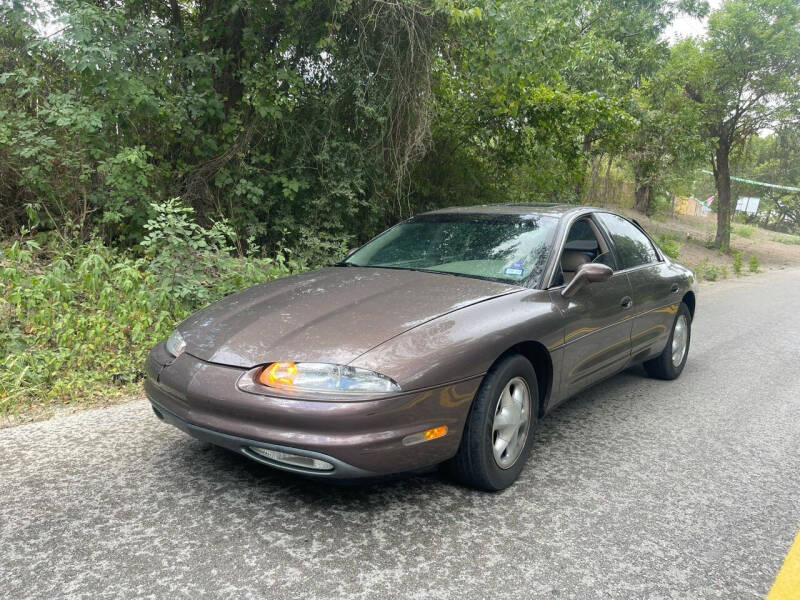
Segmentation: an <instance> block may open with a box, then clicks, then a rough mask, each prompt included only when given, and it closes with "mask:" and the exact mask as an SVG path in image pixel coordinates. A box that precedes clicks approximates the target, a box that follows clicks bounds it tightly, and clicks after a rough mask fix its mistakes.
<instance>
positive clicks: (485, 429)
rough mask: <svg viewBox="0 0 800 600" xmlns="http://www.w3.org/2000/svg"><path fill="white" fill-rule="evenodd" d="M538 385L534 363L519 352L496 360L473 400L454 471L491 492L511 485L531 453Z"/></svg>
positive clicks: (464, 481) (452, 464)
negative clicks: (498, 360)
mask: <svg viewBox="0 0 800 600" xmlns="http://www.w3.org/2000/svg"><path fill="white" fill-rule="evenodd" d="M538 400H539V389H538V386H537V384H536V372H535V371H534V369H533V366H532V365H531V363H530V362H529V361H528V360H527V359H526V358H525V357H523V356H521V355H519V354H513V355H509V356H507V357H506V358H504V359H502V360H501V361H500V362H498V363H497V364H495V365H494V366H493V367H492V368H491V369H490V370H489V372H488V373H487V374H486V377H485V378H484V380H483V383H482V384H481V387H480V389H479V390H478V393H477V394H476V395H475V399H474V400H473V402H472V408H471V409H470V413H469V416H468V417H467V422H466V424H465V426H464V434H463V436H462V438H461V445H460V446H459V449H458V453H457V454H456V456H455V457H454V458H453V459H452V460H451V461H450V463H449V467H450V471H451V472H452V473H453V475H455V477H456V478H457V479H458V480H459V481H461V482H462V483H464V484H466V485H469V486H471V487H475V488H478V489H482V490H487V491H498V490H502V489H504V488H507V487H508V486H510V485H511V484H512V483H514V481H516V480H517V478H518V477H519V474H520V472H521V471H522V468H523V467H524V466H525V462H526V461H527V459H528V455H529V454H530V449H531V445H532V442H533V428H534V425H535V423H536V417H537V411H538Z"/></svg>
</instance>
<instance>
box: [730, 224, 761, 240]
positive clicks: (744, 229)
mask: <svg viewBox="0 0 800 600" xmlns="http://www.w3.org/2000/svg"><path fill="white" fill-rule="evenodd" d="M755 232H756V228H755V227H754V226H753V225H734V226H733V233H734V234H736V235H738V236H739V237H743V238H751V237H753V234H754V233H755Z"/></svg>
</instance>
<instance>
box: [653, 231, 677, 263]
mask: <svg viewBox="0 0 800 600" xmlns="http://www.w3.org/2000/svg"><path fill="white" fill-rule="evenodd" d="M658 246H659V247H660V248H661V250H663V251H664V254H666V255H667V256H669V257H670V258H672V259H673V260H678V259H679V258H680V257H681V248H682V247H683V244H681V243H680V242H679V241H678V240H677V239H676V238H675V236H674V235H664V234H662V235H660V236H659V238H658Z"/></svg>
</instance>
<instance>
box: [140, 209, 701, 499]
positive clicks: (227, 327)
mask: <svg viewBox="0 0 800 600" xmlns="http://www.w3.org/2000/svg"><path fill="white" fill-rule="evenodd" d="M695 294H696V284H695V277H694V274H693V273H692V271H691V270H689V269H687V268H686V267H684V266H682V265H680V264H678V263H676V262H675V261H673V260H671V259H670V258H668V257H667V256H665V255H664V253H663V252H661V250H659V248H658V246H657V245H656V244H655V243H653V241H652V239H650V237H649V236H648V235H647V234H646V233H645V232H644V231H643V230H642V228H641V227H639V225H638V224H636V223H635V222H634V221H629V220H628V219H625V218H623V217H621V216H619V215H617V214H614V213H612V212H609V211H606V210H603V209H592V208H586V207H575V206H563V205H544V204H527V205H526V204H511V205H494V206H477V207H468V208H451V209H446V210H439V211H434V212H429V213H425V214H422V215H419V216H417V217H414V218H413V219H410V220H408V221H405V222H403V223H400V224H399V225H397V226H395V227H393V228H391V229H389V230H388V231H386V232H384V233H382V234H381V235H379V236H378V237H376V238H375V239H373V240H372V241H370V242H369V243H367V244H365V245H364V246H362V247H361V248H359V249H357V250H355V251H354V252H351V253H350V254H349V255H348V257H347V258H346V259H345V260H344V261H343V262H341V263H339V264H337V265H335V266H332V267H328V268H324V269H320V270H317V271H312V272H309V273H305V274H303V275H297V276H294V277H287V278H285V279H281V280H279V281H274V282H271V283H268V284H264V285H259V286H255V287H252V288H250V289H247V290H244V291H242V292H239V293H237V294H234V295H232V296H229V297H227V298H225V299H224V300H222V301H220V302H217V303H216V304H213V305H211V306H209V307H207V308H205V309H203V310H201V311H200V312H198V313H196V314H194V315H193V316H191V317H189V318H188V319H186V320H185V321H184V322H183V323H181V324H180V325H179V326H178V328H177V329H176V330H175V332H174V333H173V334H172V336H170V338H169V339H168V340H167V341H166V342H164V343H161V344H158V345H157V346H156V347H155V348H153V350H152V352H151V353H150V357H149V358H148V361H147V374H148V378H147V381H146V383H145V388H146V391H147V395H148V397H149V398H150V401H151V402H152V404H153V410H154V411H155V413H156V415H157V416H158V417H159V418H160V419H163V420H164V421H166V422H168V423H171V424H173V425H175V426H176V427H178V428H180V429H182V430H183V431H185V432H187V433H189V434H190V435H192V436H194V437H197V438H199V439H201V440H206V441H208V442H211V443H213V444H218V445H220V446H224V447H226V448H229V449H231V450H234V451H236V452H239V453H241V454H244V455H245V456H247V457H249V458H251V459H253V460H256V461H259V462H261V463H264V464H267V465H270V466H272V467H277V468H280V469H285V470H288V471H293V472H296V473H302V474H304V475H315V476H321V477H330V478H357V477H368V476H374V475H380V474H387V473H395V472H401V471H411V470H417V469H422V468H426V467H430V466H432V465H436V464H438V463H444V464H445V465H446V466H447V468H448V469H449V471H450V472H451V473H453V474H454V475H455V476H456V478H458V479H459V480H461V481H462V482H464V483H466V484H468V485H471V486H475V487H478V488H481V489H485V490H500V489H503V488H505V487H507V486H509V485H511V483H513V482H514V481H515V480H516V479H517V477H518V476H519V473H520V471H521V470H522V468H523V466H524V464H525V462H526V460H527V459H528V454H529V453H530V448H531V446H532V441H533V433H534V426H535V424H536V421H537V419H540V418H542V417H543V416H544V415H545V414H547V413H548V412H549V411H550V410H552V409H553V408H554V407H555V406H557V405H558V404H559V403H561V402H563V401H564V400H566V399H567V398H569V397H570V396H572V395H574V394H575V393H577V392H579V391H580V390H582V389H584V388H586V387H587V386H589V385H591V384H593V383H595V382H597V381H599V380H601V379H603V378H606V377H609V376H610V375H613V374H615V373H617V372H619V371H621V370H622V369H625V368H626V367H628V366H630V365H632V364H635V363H644V366H645V369H646V370H647V372H648V373H649V374H651V375H652V376H654V377H658V378H661V379H674V378H676V377H678V376H679V375H680V373H681V371H682V370H683V367H684V364H685V363H686V357H687V354H688V350H689V341H690V328H691V323H692V317H693V315H694V308H695Z"/></svg>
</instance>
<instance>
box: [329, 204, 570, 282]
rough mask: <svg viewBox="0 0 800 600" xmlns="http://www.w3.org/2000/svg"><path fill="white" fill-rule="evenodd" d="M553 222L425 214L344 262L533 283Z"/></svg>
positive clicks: (539, 218) (544, 258) (529, 217)
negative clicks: (530, 281)
mask: <svg viewBox="0 0 800 600" xmlns="http://www.w3.org/2000/svg"><path fill="white" fill-rule="evenodd" d="M557 223H558V220H557V219H555V218H553V217H542V216H537V215H524V216H505V215H451V214H445V215H426V216H422V217H417V218H415V219H412V220H411V221H406V222H404V223H400V224H399V225H397V226H396V227H393V228H392V229H389V230H388V231H386V232H385V233H383V234H381V235H379V236H378V237H376V238H375V239H374V240H372V241H371V242H368V243H367V244H365V245H364V246H362V247H361V248H359V249H358V250H357V251H356V252H354V253H353V254H352V255H351V256H350V257H349V258H348V259H347V260H345V261H344V264H347V265H354V266H359V267H384V268H392V269H415V270H422V271H432V272H436V273H452V274H455V275H464V276H467V277H477V278H481V279H491V280H494V281H504V282H506V281H508V282H514V283H519V282H521V281H523V280H528V279H531V278H532V279H533V280H534V281H538V278H539V276H540V275H541V273H542V271H543V269H544V266H545V262H546V261H547V255H548V253H549V250H550V246H551V244H552V239H553V234H554V232H555V229H556V224H557Z"/></svg>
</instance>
